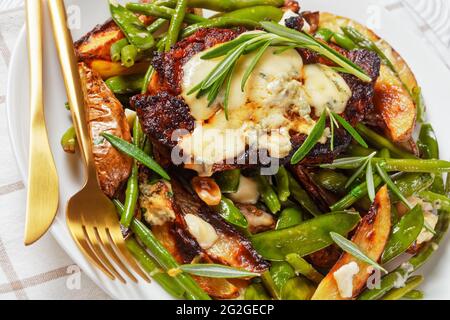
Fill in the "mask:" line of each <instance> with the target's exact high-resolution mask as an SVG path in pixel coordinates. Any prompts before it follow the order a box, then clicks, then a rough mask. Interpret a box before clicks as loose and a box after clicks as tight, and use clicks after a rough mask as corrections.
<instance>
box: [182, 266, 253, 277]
mask: <svg viewBox="0 0 450 320" xmlns="http://www.w3.org/2000/svg"><path fill="white" fill-rule="evenodd" d="M178 269H179V270H180V271H182V272H186V273H189V274H191V275H195V276H200V277H207V278H219V279H220V278H222V279H231V278H254V277H259V276H260V274H259V273H255V272H250V271H247V270H244V269H241V268H233V267H227V266H223V265H219V264H184V265H181V266H180V267H179V268H178ZM173 271H174V272H175V274H176V273H177V270H173Z"/></svg>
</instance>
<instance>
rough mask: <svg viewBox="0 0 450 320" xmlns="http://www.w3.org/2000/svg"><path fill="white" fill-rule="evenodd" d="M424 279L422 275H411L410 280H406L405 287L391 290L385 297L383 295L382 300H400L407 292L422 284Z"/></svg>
mask: <svg viewBox="0 0 450 320" xmlns="http://www.w3.org/2000/svg"><path fill="white" fill-rule="evenodd" d="M423 280H424V279H423V277H422V276H414V277H411V278H410V279H409V280H408V281H406V283H405V286H404V287H403V288H398V289H394V290H391V291H390V292H388V293H387V294H386V295H385V296H384V297H382V298H381V300H400V299H401V298H403V297H404V296H405V295H406V294H407V293H409V292H411V291H412V290H414V289H416V288H417V287H418V286H420V284H421V283H422V282H423Z"/></svg>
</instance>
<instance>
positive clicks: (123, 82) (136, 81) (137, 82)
mask: <svg viewBox="0 0 450 320" xmlns="http://www.w3.org/2000/svg"><path fill="white" fill-rule="evenodd" d="M105 82H106V85H107V86H108V88H109V89H111V91H112V92H113V93H114V94H133V93H137V92H139V91H140V90H141V88H142V85H143V83H144V76H143V75H130V76H115V77H112V78H109V79H108V80H106V81H105Z"/></svg>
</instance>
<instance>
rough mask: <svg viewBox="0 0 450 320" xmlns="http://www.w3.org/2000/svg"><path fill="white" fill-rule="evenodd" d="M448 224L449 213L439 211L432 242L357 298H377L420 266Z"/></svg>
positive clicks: (441, 236) (434, 249)
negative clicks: (377, 284)
mask: <svg viewBox="0 0 450 320" xmlns="http://www.w3.org/2000/svg"><path fill="white" fill-rule="evenodd" d="M449 224H450V214H449V213H448V212H445V211H440V212H439V220H438V224H437V226H436V229H435V231H436V235H435V236H434V238H433V242H430V243H427V244H426V245H425V246H423V247H422V248H421V249H420V251H419V252H418V253H417V254H416V255H415V256H414V257H412V258H411V259H410V260H409V261H408V262H407V263H405V264H402V265H401V266H400V267H398V268H397V269H395V270H394V271H392V272H391V273H389V274H387V275H386V276H384V277H383V278H382V279H381V282H380V285H379V287H378V288H374V289H367V290H366V291H364V292H363V293H362V294H361V295H360V296H359V297H358V300H377V299H379V298H381V297H382V296H383V295H385V294H386V293H387V292H389V291H390V290H391V289H393V288H394V286H395V284H396V282H397V281H398V279H399V277H402V278H406V277H407V276H408V275H409V274H411V273H412V272H415V271H417V270H418V269H419V268H420V267H422V266H423V265H424V264H425V263H426V262H427V261H428V259H429V258H430V257H431V255H432V254H433V252H435V251H436V250H437V248H438V244H439V243H440V242H441V241H442V239H443V238H444V236H445V234H446V233H447V230H448V227H449Z"/></svg>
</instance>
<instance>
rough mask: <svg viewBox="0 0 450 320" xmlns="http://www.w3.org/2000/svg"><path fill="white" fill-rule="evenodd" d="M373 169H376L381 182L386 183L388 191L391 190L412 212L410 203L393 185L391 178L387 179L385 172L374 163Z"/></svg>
mask: <svg viewBox="0 0 450 320" xmlns="http://www.w3.org/2000/svg"><path fill="white" fill-rule="evenodd" d="M375 168H376V169H377V171H378V174H379V175H380V177H381V179H383V181H384V182H386V184H387V185H388V187H389V189H391V191H392V192H393V193H394V194H395V195H396V196H397V197H398V198H399V199H400V200H401V201H402V202H403V203H404V204H405V205H406V206H407V207H408V208H409V210H412V209H413V206H412V205H411V203H409V201H408V199H406V197H405V196H404V195H403V194H402V192H401V191H400V189H399V188H398V187H397V185H396V184H395V183H394V181H392V179H391V177H389V175H388V173H387V172H386V170H384V169H383V167H382V165H380V164H379V163H376V164H375Z"/></svg>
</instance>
